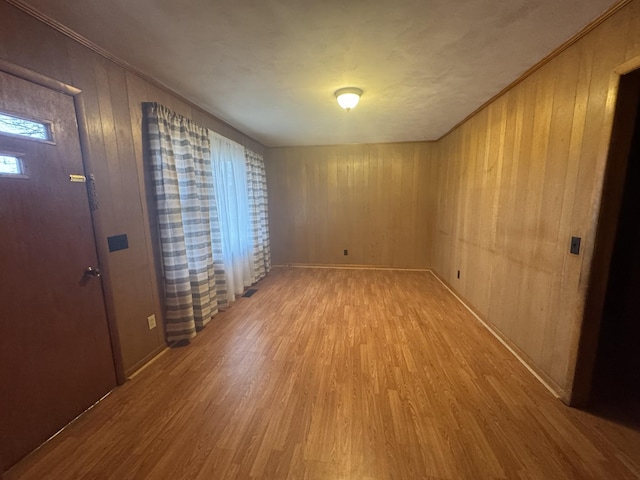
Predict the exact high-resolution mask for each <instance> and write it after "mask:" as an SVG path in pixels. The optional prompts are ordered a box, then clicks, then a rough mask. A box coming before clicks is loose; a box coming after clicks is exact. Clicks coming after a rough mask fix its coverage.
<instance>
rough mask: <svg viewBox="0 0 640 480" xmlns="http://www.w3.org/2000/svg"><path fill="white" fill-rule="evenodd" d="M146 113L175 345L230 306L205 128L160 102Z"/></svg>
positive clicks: (168, 315) (169, 333)
mask: <svg viewBox="0 0 640 480" xmlns="http://www.w3.org/2000/svg"><path fill="white" fill-rule="evenodd" d="M145 110H146V125H147V133H148V141H149V152H150V160H151V166H152V171H153V183H154V187H155V193H156V199H157V206H158V223H159V231H160V244H161V251H162V260H163V265H164V282H165V285H164V287H165V304H166V315H165V329H166V335H167V341H168V342H170V343H171V342H175V341H179V340H185V339H189V338H191V337H193V336H195V334H196V331H197V330H198V329H200V328H202V327H204V326H205V325H206V324H207V323H208V322H209V320H210V319H211V316H212V315H214V314H216V313H217V312H218V308H219V307H225V306H226V303H227V299H226V294H227V292H226V284H225V275H224V266H223V264H222V243H221V239H220V229H219V224H218V212H217V209H216V199H215V193H214V189H213V177H212V170H211V155H210V144H209V133H208V131H207V129H206V128H202V127H200V126H199V125H197V124H196V123H194V122H193V121H191V120H189V119H186V118H184V117H182V116H180V115H178V114H175V113H173V112H171V111H170V110H169V109H167V108H166V107H164V106H162V105H158V104H156V103H148V104H145Z"/></svg>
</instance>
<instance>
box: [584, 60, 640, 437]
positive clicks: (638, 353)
mask: <svg viewBox="0 0 640 480" xmlns="http://www.w3.org/2000/svg"><path fill="white" fill-rule="evenodd" d="M618 97H619V98H618V102H617V106H616V114H615V115H616V116H615V120H614V130H613V138H612V152H613V153H615V154H616V155H614V156H612V157H611V158H610V162H611V163H612V164H611V165H609V166H608V172H607V177H608V178H607V180H606V181H605V190H604V194H603V195H605V196H606V197H605V199H603V202H604V201H605V200H606V201H607V202H608V203H609V204H610V205H613V206H611V209H610V214H612V215H611V216H612V218H611V219H610V220H609V222H610V225H608V227H607V225H606V223H608V222H605V225H604V226H603V225H601V226H600V227H599V228H601V229H602V228H609V229H610V232H609V236H610V240H609V250H608V251H609V253H608V255H606V256H608V257H609V258H610V260H609V262H608V269H607V271H606V274H605V275H604V278H606V286H605V288H604V289H603V292H604V298H603V300H602V315H601V318H600V329H599V334H598V348H597V351H596V355H595V362H594V368H593V375H592V378H591V395H590V398H589V410H591V411H593V412H594V413H596V414H599V415H603V416H606V417H608V418H611V419H612V420H615V421H618V422H621V423H624V424H626V425H628V426H630V427H632V428H635V429H640V249H639V247H640V70H636V71H634V72H632V73H629V74H627V75H624V76H622V77H621V79H620V87H619V94H618ZM601 220H603V219H602V216H601ZM599 234H600V231H599ZM594 280H595V281H596V282H597V281H598V280H597V279H594Z"/></svg>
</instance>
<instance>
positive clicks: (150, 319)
mask: <svg viewBox="0 0 640 480" xmlns="http://www.w3.org/2000/svg"><path fill="white" fill-rule="evenodd" d="M147 322H148V323H149V330H153V329H154V328H156V316H155V314H151V315H149V316H148V317H147Z"/></svg>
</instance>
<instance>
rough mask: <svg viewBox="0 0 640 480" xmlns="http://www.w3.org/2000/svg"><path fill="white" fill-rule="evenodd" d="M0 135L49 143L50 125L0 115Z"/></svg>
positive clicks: (50, 138) (50, 137)
mask: <svg viewBox="0 0 640 480" xmlns="http://www.w3.org/2000/svg"><path fill="white" fill-rule="evenodd" d="M0 133H2V134H5V135H12V136H16V137H23V138H31V139H33V140H43V141H51V140H52V139H53V138H52V135H51V125H50V124H48V123H43V122H37V121H35V120H27V119H26V118H20V117H14V116H13V115H9V114H7V113H0Z"/></svg>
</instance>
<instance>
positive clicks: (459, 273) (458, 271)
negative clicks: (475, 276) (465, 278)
mask: <svg viewBox="0 0 640 480" xmlns="http://www.w3.org/2000/svg"><path fill="white" fill-rule="evenodd" d="M458 278H460V270H458Z"/></svg>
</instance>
